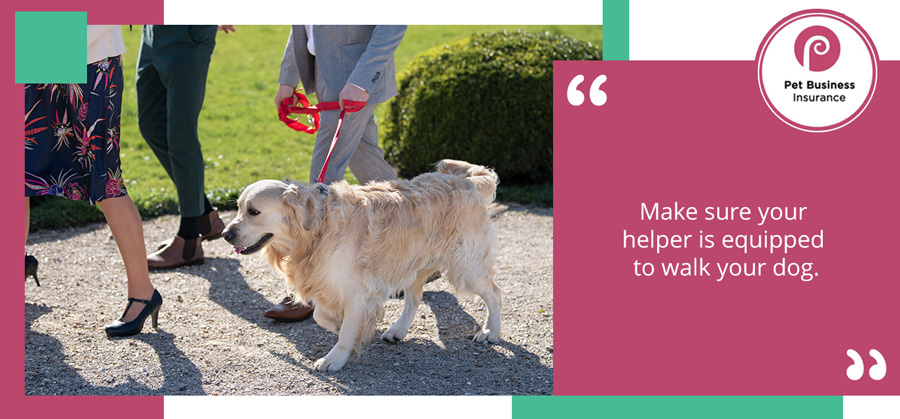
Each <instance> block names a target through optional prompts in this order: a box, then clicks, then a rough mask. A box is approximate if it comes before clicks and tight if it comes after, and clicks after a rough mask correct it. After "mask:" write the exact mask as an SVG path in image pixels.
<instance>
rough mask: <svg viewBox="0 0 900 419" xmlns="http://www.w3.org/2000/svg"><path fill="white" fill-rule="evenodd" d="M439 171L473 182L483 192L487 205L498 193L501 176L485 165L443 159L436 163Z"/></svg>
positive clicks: (483, 198)
mask: <svg viewBox="0 0 900 419" xmlns="http://www.w3.org/2000/svg"><path fill="white" fill-rule="evenodd" d="M435 168H436V169H437V171H438V172H441V173H446V174H448V175H454V176H459V177H461V178H464V179H466V180H468V181H469V182H472V183H473V184H474V185H475V187H477V188H478V191H479V192H481V197H482V201H483V202H484V205H485V206H487V205H488V204H490V203H491V202H493V200H494V198H495V197H496V195H497V184H499V183H500V178H499V177H497V173H496V172H494V171H493V170H491V169H488V168H487V167H484V166H478V165H475V164H471V163H467V162H464V161H460V160H449V159H444V160H441V161H439V162H438V163H437V165H435Z"/></svg>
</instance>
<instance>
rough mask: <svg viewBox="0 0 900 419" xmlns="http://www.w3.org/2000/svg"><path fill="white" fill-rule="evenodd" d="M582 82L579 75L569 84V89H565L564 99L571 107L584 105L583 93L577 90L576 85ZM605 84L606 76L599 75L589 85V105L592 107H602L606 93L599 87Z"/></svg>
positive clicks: (582, 77)
mask: <svg viewBox="0 0 900 419" xmlns="http://www.w3.org/2000/svg"><path fill="white" fill-rule="evenodd" d="M583 81H584V76H583V75H581V74H579V75H577V76H575V78H574V79H572V81H570V82H569V88H568V89H566V97H567V98H568V99H569V104H571V105H572V106H581V104H582V103H584V93H581V91H579V90H578V85H580V84H581V83H582V82H583ZM605 82H606V75H605V74H601V75H600V76H598V77H597V78H596V79H594V82H593V83H591V89H590V90H589V93H590V95H591V103H593V104H594V106H603V105H604V104H605V103H606V92H604V91H602V90H600V85H601V84H603V83H605Z"/></svg>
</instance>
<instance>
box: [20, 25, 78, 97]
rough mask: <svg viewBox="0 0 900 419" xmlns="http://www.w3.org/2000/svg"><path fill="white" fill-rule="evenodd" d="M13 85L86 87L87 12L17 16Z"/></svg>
mask: <svg viewBox="0 0 900 419" xmlns="http://www.w3.org/2000/svg"><path fill="white" fill-rule="evenodd" d="M16 83H87V12H16Z"/></svg>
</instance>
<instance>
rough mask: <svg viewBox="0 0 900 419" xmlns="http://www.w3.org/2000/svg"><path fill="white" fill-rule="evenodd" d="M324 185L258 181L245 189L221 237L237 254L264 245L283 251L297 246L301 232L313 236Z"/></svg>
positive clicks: (320, 210) (319, 215) (319, 212)
mask: <svg viewBox="0 0 900 419" xmlns="http://www.w3.org/2000/svg"><path fill="white" fill-rule="evenodd" d="M327 194H328V189H327V188H326V187H325V186H324V185H321V184H319V185H315V186H307V185H300V184H296V183H292V182H285V181H278V180H261V181H259V182H256V183H253V184H251V185H250V186H247V188H246V189H244V192H242V193H241V196H240V198H238V213H237V215H236V216H235V217H234V219H233V220H231V222H230V223H228V226H227V227H225V231H223V232H222V237H224V238H225V240H226V241H227V242H228V243H231V244H232V245H233V246H234V250H235V252H237V253H240V254H244V255H248V254H251V253H254V252H256V251H258V250H260V249H262V248H263V247H265V246H266V245H269V244H274V245H278V246H279V247H281V248H283V249H289V248H292V247H294V246H296V244H297V243H296V242H297V241H298V240H301V237H302V236H303V235H304V233H306V234H309V233H312V232H313V230H314V229H315V228H316V227H317V226H318V223H319V221H320V220H321V219H322V218H323V217H324V198H325V197H326V196H327Z"/></svg>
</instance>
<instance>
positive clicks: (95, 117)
mask: <svg viewBox="0 0 900 419" xmlns="http://www.w3.org/2000/svg"><path fill="white" fill-rule="evenodd" d="M87 72H88V76H87V80H88V82H87V84H26V85H25V196H39V195H58V196H64V197H66V198H69V199H76V200H82V201H88V202H89V203H91V204H93V203H95V202H98V201H101V200H103V199H106V198H115V197H117V196H123V195H126V191H125V184H124V182H123V180H122V170H121V169H120V167H119V166H120V162H119V120H120V117H121V112H122V109H121V108H122V81H123V77H122V59H121V57H111V58H108V59H106V60H102V61H98V62H96V63H93V64H89V65H88V66H87Z"/></svg>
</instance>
